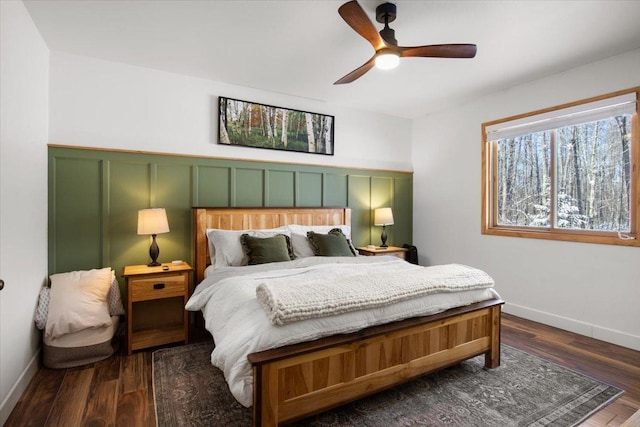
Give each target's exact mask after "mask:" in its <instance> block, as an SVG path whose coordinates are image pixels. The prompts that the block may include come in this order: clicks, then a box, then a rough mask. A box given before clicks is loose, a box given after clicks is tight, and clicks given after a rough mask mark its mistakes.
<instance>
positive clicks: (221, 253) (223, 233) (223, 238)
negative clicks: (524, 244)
mask: <svg viewBox="0 0 640 427" xmlns="http://www.w3.org/2000/svg"><path fill="white" fill-rule="evenodd" d="M245 233H246V234H248V235H250V236H255V237H272V236H275V235H276V234H284V235H286V236H289V237H291V232H290V231H289V230H288V229H287V227H279V228H268V229H262V230H219V229H217V228H208V229H207V239H208V241H209V254H210V255H211V265H213V266H214V268H218V267H226V266H233V267H239V266H242V265H247V263H248V262H249V257H248V256H247V254H246V253H245V252H244V249H243V248H242V244H241V243H240V236H242V235H243V234H245Z"/></svg>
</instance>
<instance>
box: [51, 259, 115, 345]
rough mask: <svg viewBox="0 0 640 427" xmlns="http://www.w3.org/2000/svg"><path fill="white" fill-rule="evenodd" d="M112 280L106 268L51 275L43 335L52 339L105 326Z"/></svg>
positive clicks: (107, 317) (107, 322)
mask: <svg viewBox="0 0 640 427" xmlns="http://www.w3.org/2000/svg"><path fill="white" fill-rule="evenodd" d="M112 278H113V273H112V272H111V268H108V267H107V268H101V269H95V270H89V271H72V272H70V273H59V274H54V275H52V276H51V291H50V299H51V301H50V303H49V313H48V315H47V324H46V327H45V335H46V336H47V337H51V338H55V337H59V336H61V335H64V334H67V333H71V332H77V331H80V330H83V329H87V328H100V327H103V326H109V325H110V324H111V317H110V316H109V305H108V303H107V294H108V293H109V288H110V286H111V282H112Z"/></svg>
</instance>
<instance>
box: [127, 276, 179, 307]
mask: <svg viewBox="0 0 640 427" xmlns="http://www.w3.org/2000/svg"><path fill="white" fill-rule="evenodd" d="M129 286H131V298H132V300H133V301H145V300H152V299H158V298H170V297H174V296H177V297H180V296H183V295H185V292H187V280H186V277H185V275H183V274H167V275H155V276H153V277H144V278H142V277H141V278H135V279H132V280H131V282H130V283H129Z"/></svg>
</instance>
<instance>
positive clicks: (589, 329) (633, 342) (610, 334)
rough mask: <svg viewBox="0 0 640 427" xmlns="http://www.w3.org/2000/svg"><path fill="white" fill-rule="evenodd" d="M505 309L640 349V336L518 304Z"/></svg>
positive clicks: (509, 305) (516, 314) (546, 323)
mask: <svg viewBox="0 0 640 427" xmlns="http://www.w3.org/2000/svg"><path fill="white" fill-rule="evenodd" d="M503 311H504V312H505V313H508V314H513V315H514V316H518V317H523V318H525V319H529V320H533V321H534V322H539V323H544V324H545V325H549V326H554V327H556V328H560V329H564V330H565V331H569V332H575V333H576V334H580V335H584V336H587V337H591V338H595V339H597V340H601V341H606V342H608V343H611V344H616V345H619V346H622V347H627V348H630V349H633V350H638V351H640V337H639V336H636V335H631V334H628V333H626V332H622V331H616V330H614V329H607V328H604V327H602V326H598V325H592V324H590V323H586V322H581V321H579V320H575V319H570V318H568V317H563V316H558V315H557V314H551V313H547V312H544V311H540V310H535V309H532V308H528V307H523V306H521V305H517V304H510V303H505V305H504V309H503Z"/></svg>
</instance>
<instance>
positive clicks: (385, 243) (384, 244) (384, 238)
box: [380, 225, 389, 248]
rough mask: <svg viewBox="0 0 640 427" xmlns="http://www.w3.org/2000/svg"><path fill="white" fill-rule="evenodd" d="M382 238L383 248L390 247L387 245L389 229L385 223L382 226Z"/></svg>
mask: <svg viewBox="0 0 640 427" xmlns="http://www.w3.org/2000/svg"><path fill="white" fill-rule="evenodd" d="M380 240H382V244H381V245H380V247H381V248H388V247H389V245H387V230H386V226H385V225H383V226H382V234H381V235H380Z"/></svg>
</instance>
